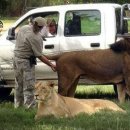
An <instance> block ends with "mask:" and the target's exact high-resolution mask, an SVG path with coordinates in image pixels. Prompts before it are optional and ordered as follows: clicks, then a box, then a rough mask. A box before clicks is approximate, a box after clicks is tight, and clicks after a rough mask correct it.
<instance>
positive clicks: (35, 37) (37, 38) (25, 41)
mask: <svg viewBox="0 0 130 130" xmlns="http://www.w3.org/2000/svg"><path fill="white" fill-rule="evenodd" d="M42 49H43V40H42V37H41V34H40V33H38V34H35V33H34V32H33V28H32V26H30V25H25V26H23V27H21V28H20V30H19V31H18V34H17V36H16V45H15V49H14V56H16V57H19V58H29V57H30V56H36V57H39V56H42Z"/></svg>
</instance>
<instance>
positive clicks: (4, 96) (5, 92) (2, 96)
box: [0, 87, 12, 101]
mask: <svg viewBox="0 0 130 130" xmlns="http://www.w3.org/2000/svg"><path fill="white" fill-rule="evenodd" d="M11 91H12V88H3V87H2V88H0V100H1V101H2V100H8V99H9V96H10V93H11Z"/></svg>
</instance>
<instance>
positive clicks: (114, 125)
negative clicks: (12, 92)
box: [0, 86, 130, 130]
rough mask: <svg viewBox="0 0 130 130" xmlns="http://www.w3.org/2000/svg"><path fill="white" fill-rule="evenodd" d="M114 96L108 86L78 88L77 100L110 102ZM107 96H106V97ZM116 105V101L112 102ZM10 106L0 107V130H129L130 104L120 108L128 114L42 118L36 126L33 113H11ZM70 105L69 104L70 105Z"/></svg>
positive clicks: (126, 103)
mask: <svg viewBox="0 0 130 130" xmlns="http://www.w3.org/2000/svg"><path fill="white" fill-rule="evenodd" d="M112 93H113V95H114V92H113V88H112V87H111V86H78V88H77V91H76V97H77V98H82V97H85V96H86V95H88V96H87V97H89V98H90V97H91V95H94V96H95V97H93V98H97V96H99V95H98V94H100V97H99V98H101V97H102V96H101V95H104V98H106V99H109V96H110V95H111V94H112ZM108 95H109V96H108ZM111 100H113V101H114V102H116V103H117V104H119V103H118V101H117V100H116V99H115V98H113V99H111ZM13 105H14V104H13V102H7V101H5V102H3V103H1V104H0V130H130V103H129V101H127V102H125V103H124V104H122V105H120V106H121V107H122V108H123V109H124V110H126V111H127V114H121V113H114V112H110V111H105V110H104V111H102V112H100V113H96V114H93V115H91V116H89V115H87V114H80V115H78V116H76V117H73V118H59V119H58V118H54V117H52V116H49V117H45V118H43V119H42V120H40V121H39V122H36V121H35V120H34V116H35V114H36V109H31V110H25V109H24V108H19V109H14V106H13ZM70 105H71V104H70Z"/></svg>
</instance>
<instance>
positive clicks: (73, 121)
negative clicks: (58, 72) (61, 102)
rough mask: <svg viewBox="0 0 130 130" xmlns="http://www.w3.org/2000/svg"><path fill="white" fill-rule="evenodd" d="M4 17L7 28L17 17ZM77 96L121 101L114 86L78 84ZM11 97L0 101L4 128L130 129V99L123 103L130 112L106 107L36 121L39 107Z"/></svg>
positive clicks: (1, 125) (0, 118) (28, 129)
mask: <svg viewBox="0 0 130 130" xmlns="http://www.w3.org/2000/svg"><path fill="white" fill-rule="evenodd" d="M2 21H3V23H4V30H6V29H7V28H9V27H10V26H11V25H12V23H13V22H14V21H15V19H14V20H6V19H3V20H2ZM75 97H77V98H105V99H110V100H113V101H114V102H116V103H117V104H118V101H117V99H116V96H115V94H114V91H113V88H112V86H100V85H98V86H78V88H77V91H76V95H75ZM10 99H11V101H4V102H1V103H0V130H130V103H129V100H128V101H127V102H125V103H124V104H121V105H120V104H119V105H120V106H121V107H122V108H123V109H124V110H126V111H127V114H121V113H113V112H106V111H102V112H100V113H96V114H94V115H92V116H89V115H86V114H80V115H78V116H76V117H74V118H60V119H57V118H54V117H52V116H50V117H46V118H44V119H42V120H41V121H39V122H35V120H34V116H35V114H36V109H32V110H28V111H27V110H25V109H24V108H20V109H14V106H13V105H14V103H13V102H12V98H10ZM70 105H71V104H70Z"/></svg>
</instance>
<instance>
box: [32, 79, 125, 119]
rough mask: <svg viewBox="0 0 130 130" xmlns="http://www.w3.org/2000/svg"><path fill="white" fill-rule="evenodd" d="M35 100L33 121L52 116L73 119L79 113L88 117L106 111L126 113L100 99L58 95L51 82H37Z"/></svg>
mask: <svg viewBox="0 0 130 130" xmlns="http://www.w3.org/2000/svg"><path fill="white" fill-rule="evenodd" d="M34 95H35V99H36V101H37V102H38V110H37V114H36V116H35V120H39V119H41V118H42V117H45V116H48V115H53V116H54V117H57V118H59V117H74V116H75V115H77V114H79V113H87V114H89V115H91V114H93V113H95V112H99V111H100V110H103V109H107V110H112V111H115V112H121V113H126V111H124V110H123V109H122V108H120V107H119V106H117V105H116V104H115V103H114V102H112V101H109V100H101V99H76V98H72V97H64V96H61V95H59V94H58V93H57V92H56V90H55V89H54V83H53V82H51V81H46V82H42V81H39V82H38V83H37V84H36V85H35V93H34Z"/></svg>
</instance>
